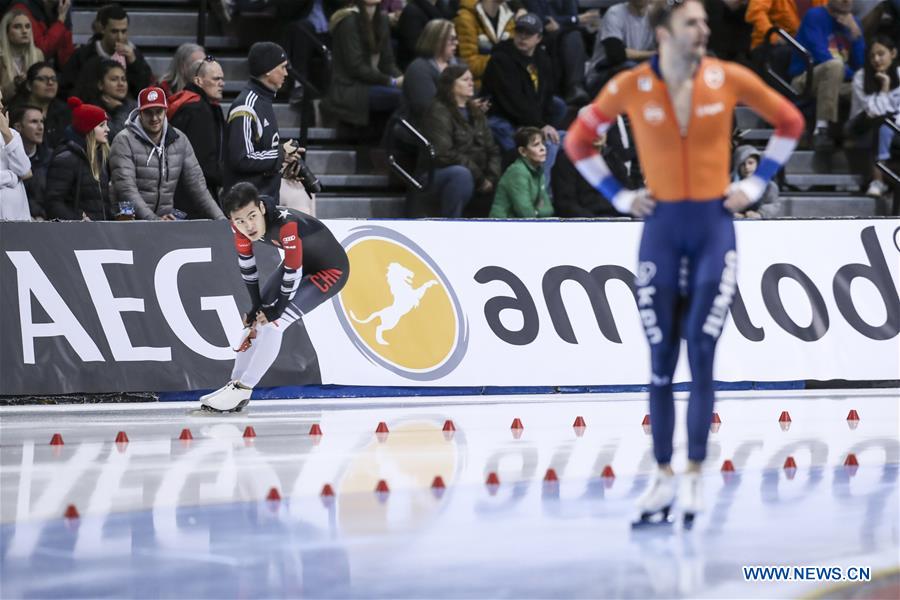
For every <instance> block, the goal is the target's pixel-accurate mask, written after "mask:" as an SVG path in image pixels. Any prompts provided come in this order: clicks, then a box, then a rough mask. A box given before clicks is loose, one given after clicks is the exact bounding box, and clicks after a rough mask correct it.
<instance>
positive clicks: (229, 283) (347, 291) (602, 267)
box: [0, 218, 900, 398]
mask: <svg viewBox="0 0 900 600" xmlns="http://www.w3.org/2000/svg"><path fill="white" fill-rule="evenodd" d="M326 225H327V226H328V227H329V228H330V230H331V231H332V232H333V233H334V235H335V236H336V237H337V239H338V240H339V241H340V242H341V243H342V244H343V245H344V248H345V249H346V250H347V252H348V255H349V257H350V264H351V268H350V272H351V276H350V279H349V282H348V284H347V286H346V287H345V288H344V289H343V290H342V291H341V293H340V294H339V295H338V296H337V297H335V298H334V299H332V300H331V301H329V302H326V303H324V304H322V305H321V306H319V307H318V308H317V309H315V310H314V311H312V312H311V313H310V314H308V315H306V316H305V317H304V318H303V319H302V320H301V321H298V324H295V325H293V326H292V327H291V328H290V330H289V331H288V332H286V334H285V337H284V343H283V345H282V349H281V353H280V355H279V357H278V359H277V360H276V362H275V364H274V365H273V366H272V368H271V369H270V370H269V372H268V373H267V374H266V376H265V377H264V378H263V380H262V382H261V383H260V385H259V386H258V387H259V389H258V391H257V395H258V396H259V397H273V398H274V397H284V396H291V397H296V396H304V397H306V396H308V395H309V394H318V396H317V397H322V398H327V397H351V396H355V397H360V396H365V395H379V396H384V395H392V396H397V395H401V396H404V397H414V396H417V395H448V394H462V393H465V394H476V395H492V394H498V393H502V394H508V393H522V394H533V393H543V394H565V393H579V392H592V391H597V392H606V391H640V390H643V389H646V381H647V379H648V373H649V361H648V352H647V342H646V339H645V337H644V332H643V328H642V326H641V319H642V318H645V319H646V318H652V315H647V314H644V315H643V316H641V315H640V314H639V312H638V310H637V304H636V300H635V296H634V271H635V266H636V265H635V263H636V257H637V248H638V244H639V241H640V234H641V224H640V223H638V222H633V221H625V220H618V221H581V220H576V221H556V220H545V221H530V220H524V221H496V222H495V221H433V220H429V221H400V220H398V221H390V220H370V221H359V220H336V221H326ZM735 228H736V232H737V240H738V252H739V267H738V278H737V282H736V284H731V285H730V286H729V285H726V284H725V283H724V282H723V284H722V287H720V290H721V293H722V294H723V295H728V296H730V297H733V304H732V310H731V313H730V315H729V317H728V322H727V324H726V326H725V329H724V333H723V335H722V338H721V340H720V342H719V350H718V354H717V362H716V379H717V380H718V381H720V382H721V383H720V384H719V389H723V390H724V389H734V390H745V389H764V388H762V387H760V386H776V387H775V389H796V387H793V386H796V385H800V384H797V383H796V382H810V381H839V380H846V381H853V382H867V383H868V384H873V383H874V384H877V385H885V382H888V384H890V382H897V381H898V380H900V343H898V338H900V335H898V334H900V294H898V289H900V219H896V218H892V219H888V218H885V219H877V218H876V219H832V220H828V219H824V220H823V219H815V220H790V221H782V220H777V221H746V220H744V221H738V222H736V223H735ZM256 251H257V252H256V253H257V261H258V264H259V268H260V273H261V275H262V278H263V279H265V278H266V277H268V276H269V274H271V273H272V272H273V270H274V268H275V267H276V266H277V263H278V261H279V260H280V259H279V256H278V254H277V253H276V252H275V251H274V249H270V248H265V247H260V248H257V249H256ZM248 305H249V300H248V297H247V293H246V290H245V288H244V284H243V282H242V280H241V277H240V272H239V269H238V265H237V258H236V255H235V251H234V248H233V242H232V236H231V233H230V231H229V227H228V224H227V223H225V222H212V221H188V222H175V223H159V222H119V223H117V222H111V223H100V222H98V223H80V222H79V223H60V222H57V223H12V222H3V223H0V306H3V308H4V310H2V311H0V339H3V340H4V345H3V348H2V350H3V351H2V352H0V394H2V395H5V396H41V395H43V396H51V395H61V394H101V393H120V392H128V393H131V392H153V393H162V394H163V396H164V397H169V396H171V395H173V394H174V395H176V396H177V395H178V394H182V393H183V392H181V390H208V389H213V388H217V387H219V386H220V385H222V383H223V382H224V381H227V379H228V378H229V375H230V371H231V364H232V360H233V356H234V354H233V352H232V350H231V348H232V347H234V345H235V344H236V343H237V337H238V336H239V335H240V331H241V326H240V313H241V311H242V310H246V309H247V308H248ZM685 363H686V361H685V360H682V362H681V363H680V364H679V367H678V368H677V369H676V374H675V377H674V381H675V382H676V389H685V387H684V386H685V383H684V382H686V381H688V380H689V377H690V374H689V372H688V369H687V368H686V364H685ZM747 382H750V383H747ZM766 382H768V383H766ZM786 382H787V383H786ZM895 384H896V383H895ZM785 385H787V386H788V387H787V388H785V387H784V386H785ZM804 385H808V384H804ZM768 389H772V388H771V387H770V388H768ZM293 390H297V391H296V392H295V391H293ZM198 394H199V393H198Z"/></svg>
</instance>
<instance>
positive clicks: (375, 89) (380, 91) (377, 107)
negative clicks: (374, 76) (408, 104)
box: [369, 85, 403, 113]
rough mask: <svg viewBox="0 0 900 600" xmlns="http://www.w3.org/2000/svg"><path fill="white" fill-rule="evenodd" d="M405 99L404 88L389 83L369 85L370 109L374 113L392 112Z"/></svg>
mask: <svg viewBox="0 0 900 600" xmlns="http://www.w3.org/2000/svg"><path fill="white" fill-rule="evenodd" d="M402 100H403V90H401V89H400V88H395V87H390V86H387V85H373V86H369V110H370V111H371V112H374V113H392V112H394V111H395V110H397V108H398V107H399V106H400V103H401V101H402Z"/></svg>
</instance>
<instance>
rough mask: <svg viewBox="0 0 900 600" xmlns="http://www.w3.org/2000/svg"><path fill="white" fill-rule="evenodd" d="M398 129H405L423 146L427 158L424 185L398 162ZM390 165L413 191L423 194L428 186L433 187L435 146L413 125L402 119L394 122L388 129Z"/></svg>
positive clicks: (422, 149)
mask: <svg viewBox="0 0 900 600" xmlns="http://www.w3.org/2000/svg"><path fill="white" fill-rule="evenodd" d="M398 128H403V129H404V130H405V131H406V132H407V133H408V134H409V135H411V136H412V139H414V140H415V142H416V144H417V145H418V146H421V148H420V150H419V151H420V152H424V157H425V161H426V164H425V173H426V176H425V181H424V183H423V182H421V181H419V180H418V179H416V178H415V176H413V175H412V174H411V173H410V172H409V171H407V170H406V169H404V168H403V166H402V165H401V164H400V163H399V161H397V155H396V149H397V145H396V131H397V129H398ZM387 147H388V157H387V160H388V165H389V166H390V167H391V169H392V170H393V171H394V172H395V173H397V175H399V176H400V177H402V178H403V180H404V181H405V182H406V183H407V184H408V185H409V187H410V188H412V190H413V191H416V192H421V191H424V190H426V189H428V186H430V185H431V182H432V181H433V180H434V157H435V152H434V146H433V145H432V143H431V142H429V141H428V138H426V137H425V136H424V135H422V133H421V132H420V131H419V130H418V129H416V128H415V127H414V126H413V125H412V123H410V122H409V121H407V120H406V119H400V120H399V121H394V122H393V123H392V124H390V125H389V129H388V140H387Z"/></svg>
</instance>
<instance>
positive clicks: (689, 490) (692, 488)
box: [678, 472, 703, 529]
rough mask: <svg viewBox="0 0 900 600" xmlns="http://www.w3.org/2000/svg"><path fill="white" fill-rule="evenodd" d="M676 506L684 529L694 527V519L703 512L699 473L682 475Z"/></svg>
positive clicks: (701, 480)
mask: <svg viewBox="0 0 900 600" xmlns="http://www.w3.org/2000/svg"><path fill="white" fill-rule="evenodd" d="M678 506H680V507H681V512H682V514H683V515H684V528H685V529H690V528H691V527H692V526H693V525H694V517H696V516H697V513H699V512H701V511H702V510H703V478H702V477H701V476H700V473H699V472H688V473H685V474H684V475H682V477H681V485H680V488H679V490H678Z"/></svg>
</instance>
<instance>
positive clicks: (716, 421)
mask: <svg viewBox="0 0 900 600" xmlns="http://www.w3.org/2000/svg"><path fill="white" fill-rule="evenodd" d="M791 422H792V421H791V414H790V413H789V412H788V411H786V410H783V411H781V415H779V417H778V424H779V425H781V428H782V429H783V430H785V431H787V430H788V429H790V427H791ZM847 424H848V425H849V426H850V429H856V427H857V426H858V425H859V413H858V412H857V411H856V410H855V409H853V410H851V411H850V412H849V413H848V414H847ZM641 426H642V427H643V428H644V433H647V434H649V433H650V415H644V420H643V421H641ZM721 426H722V418H721V417H720V416H719V413H717V412H714V413H713V415H712V420H711V421H710V424H709V428H710V430H711V431H712V432H713V433H717V432H718V431H719V428H720V427H721Z"/></svg>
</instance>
